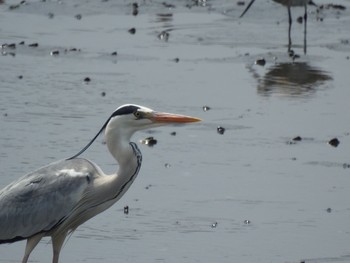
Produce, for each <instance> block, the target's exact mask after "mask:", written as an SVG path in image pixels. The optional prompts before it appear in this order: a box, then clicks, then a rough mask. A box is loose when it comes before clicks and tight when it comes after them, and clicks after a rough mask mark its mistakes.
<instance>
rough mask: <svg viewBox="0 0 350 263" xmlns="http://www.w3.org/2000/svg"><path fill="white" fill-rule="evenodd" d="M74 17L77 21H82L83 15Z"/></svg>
mask: <svg viewBox="0 0 350 263" xmlns="http://www.w3.org/2000/svg"><path fill="white" fill-rule="evenodd" d="M74 17H75V18H76V19H77V20H81V19H82V17H83V16H82V15H81V14H77V15H75V16H74Z"/></svg>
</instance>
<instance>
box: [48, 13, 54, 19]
mask: <svg viewBox="0 0 350 263" xmlns="http://www.w3.org/2000/svg"><path fill="white" fill-rule="evenodd" d="M47 16H48V17H49V18H50V19H52V18H54V16H55V14H54V13H48V14H47Z"/></svg>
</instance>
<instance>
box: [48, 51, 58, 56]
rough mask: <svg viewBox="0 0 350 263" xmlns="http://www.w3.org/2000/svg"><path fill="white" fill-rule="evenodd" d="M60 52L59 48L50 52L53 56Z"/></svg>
mask: <svg viewBox="0 0 350 263" xmlns="http://www.w3.org/2000/svg"><path fill="white" fill-rule="evenodd" d="M59 54H60V51H59V50H53V51H51V52H50V55H51V56H58V55H59Z"/></svg>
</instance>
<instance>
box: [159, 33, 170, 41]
mask: <svg viewBox="0 0 350 263" xmlns="http://www.w3.org/2000/svg"><path fill="white" fill-rule="evenodd" d="M169 37H170V34H169V33H168V32H167V31H162V32H160V33H159V34H158V39H160V40H164V41H168V40H169Z"/></svg>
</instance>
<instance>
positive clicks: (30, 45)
mask: <svg viewBox="0 0 350 263" xmlns="http://www.w3.org/2000/svg"><path fill="white" fill-rule="evenodd" d="M38 46H39V44H38V43H32V44H29V45H28V47H38Z"/></svg>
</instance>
